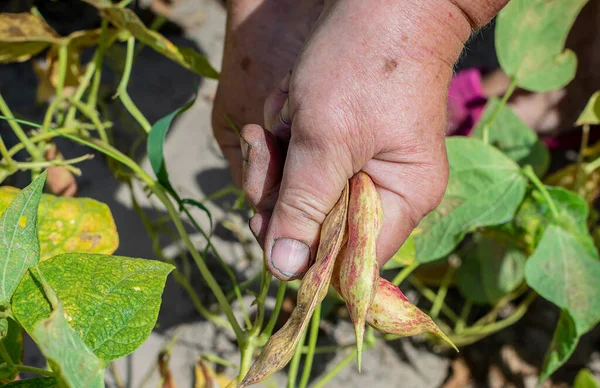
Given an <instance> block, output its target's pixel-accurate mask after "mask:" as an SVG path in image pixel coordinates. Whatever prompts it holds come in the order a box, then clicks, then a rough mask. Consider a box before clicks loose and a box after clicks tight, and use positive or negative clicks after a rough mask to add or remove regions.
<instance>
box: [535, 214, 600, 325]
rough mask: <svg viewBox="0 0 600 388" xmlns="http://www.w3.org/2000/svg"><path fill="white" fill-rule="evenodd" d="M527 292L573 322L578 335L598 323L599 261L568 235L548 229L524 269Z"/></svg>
mask: <svg viewBox="0 0 600 388" xmlns="http://www.w3.org/2000/svg"><path fill="white" fill-rule="evenodd" d="M525 278H526V279H527V283H528V284H529V286H530V287H531V288H533V289H534V290H535V291H537V292H538V293H539V294H540V295H541V296H543V297H544V298H545V299H547V300H549V301H550V302H552V303H554V304H555V305H557V306H558V307H560V308H562V309H565V310H566V311H568V313H569V314H570V315H571V317H572V318H573V321H574V322H575V328H576V331H577V334H579V335H582V334H584V333H586V332H587V331H589V330H590V329H591V328H593V327H594V326H595V325H596V324H597V323H598V322H599V321H600V287H598V279H600V260H599V259H598V254H597V252H594V254H592V253H590V251H589V250H587V249H586V247H584V246H583V245H582V244H581V242H580V241H579V240H578V239H577V238H575V236H573V235H572V234H571V233H570V232H569V231H567V230H565V229H563V228H561V227H560V226H556V225H550V226H548V227H547V228H546V231H545V232H544V235H543V237H542V239H541V241H540V243H539V245H538V247H537V249H536V250H535V252H533V254H532V255H531V256H530V257H529V260H528V261H527V264H526V265H525Z"/></svg>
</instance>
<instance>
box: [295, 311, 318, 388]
mask: <svg viewBox="0 0 600 388" xmlns="http://www.w3.org/2000/svg"><path fill="white" fill-rule="evenodd" d="M320 323H321V303H319V304H318V305H317V307H316V308H315V312H314V313H313V316H312V321H311V323H310V336H309V337H308V352H306V357H305V358H304V370H303V371H302V377H301V378H300V385H299V388H306V386H307V385H308V379H309V378H310V372H311V371H312V363H313V359H314V357H315V348H316V347H317V338H318V337H319V324H320ZM300 348H301V349H300V350H301V353H304V352H303V351H302V350H303V349H302V347H300Z"/></svg>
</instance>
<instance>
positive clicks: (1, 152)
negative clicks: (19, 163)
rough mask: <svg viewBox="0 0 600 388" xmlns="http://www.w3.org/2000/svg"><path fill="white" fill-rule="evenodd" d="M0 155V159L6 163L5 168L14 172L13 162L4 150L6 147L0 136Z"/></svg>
mask: <svg viewBox="0 0 600 388" xmlns="http://www.w3.org/2000/svg"><path fill="white" fill-rule="evenodd" d="M0 155H2V159H4V160H5V161H6V168H7V169H8V170H9V171H14V169H15V161H14V160H13V158H12V156H11V155H10V153H9V152H8V150H7V149H6V145H5V144H4V140H2V137H1V136H0Z"/></svg>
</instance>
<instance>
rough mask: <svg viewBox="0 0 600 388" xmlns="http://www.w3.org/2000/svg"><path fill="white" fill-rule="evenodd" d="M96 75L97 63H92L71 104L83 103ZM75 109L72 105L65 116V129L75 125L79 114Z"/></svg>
mask: <svg viewBox="0 0 600 388" xmlns="http://www.w3.org/2000/svg"><path fill="white" fill-rule="evenodd" d="M96 52H97V51H96ZM94 74H96V63H95V62H94V61H92V62H90V63H88V65H87V67H86V69H85V73H84V74H83V78H82V79H81V82H80V83H79V85H78V86H77V90H75V94H74V95H73V97H72V98H71V99H70V101H71V104H73V101H77V102H80V101H81V98H82V97H83V94H84V93H85V90H86V89H87V87H88V86H89V84H90V81H91V80H92V77H93V76H94ZM75 108H76V107H75V106H74V105H71V106H70V107H69V109H68V110H67V115H66V116H65V122H64V126H65V127H69V126H71V125H72V124H73V120H75V114H76V113H77V110H76V109H75ZM44 122H45V120H44ZM44 126H47V125H44Z"/></svg>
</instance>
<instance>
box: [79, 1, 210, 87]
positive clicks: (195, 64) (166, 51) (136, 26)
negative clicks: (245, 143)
mask: <svg viewBox="0 0 600 388" xmlns="http://www.w3.org/2000/svg"><path fill="white" fill-rule="evenodd" d="M85 1H86V2H88V3H90V4H92V5H93V6H94V7H96V8H98V9H99V11H100V13H101V14H102V16H103V17H104V18H105V19H107V20H108V21H110V22H111V23H112V24H114V25H115V26H117V27H118V28H120V29H123V30H127V31H129V32H130V33H131V34H132V35H133V36H134V37H135V38H136V39H137V40H139V41H140V42H142V43H144V44H146V45H148V46H149V47H152V48H153V49H154V50H156V51H158V52H159V53H161V54H162V55H164V56H166V57H167V58H169V59H171V60H173V61H175V62H177V63H178V64H180V65H181V66H183V67H185V68H186V69H189V70H191V71H193V72H195V73H197V74H200V75H202V76H204V77H208V78H215V79H216V78H218V77H219V73H218V72H217V71H216V70H215V69H214V68H213V67H212V66H211V65H210V63H209V62H208V60H207V59H206V57H205V56H203V55H201V54H200V53H198V52H196V51H195V50H194V49H191V48H187V47H177V46H175V45H174V44H173V43H172V42H171V41H170V40H168V39H167V38H165V37H164V36H163V35H161V34H160V33H158V32H156V31H153V30H150V29H149V28H147V27H146V26H145V25H144V23H143V22H142V21H141V20H140V19H139V18H138V17H137V15H136V14H135V13H134V12H133V11H132V10H130V9H128V8H121V7H118V6H114V5H110V4H108V3H106V2H104V1H98V0H85Z"/></svg>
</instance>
